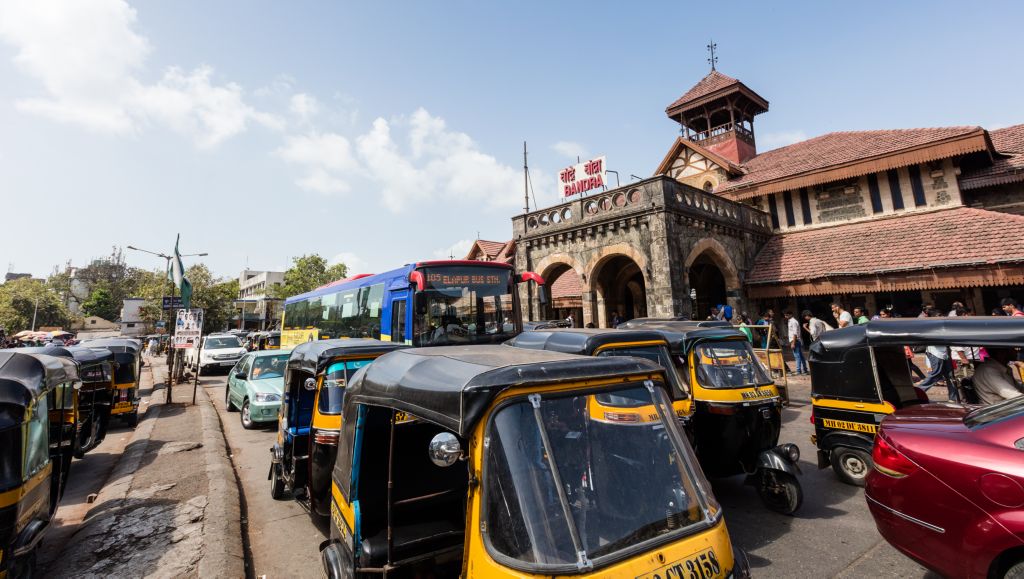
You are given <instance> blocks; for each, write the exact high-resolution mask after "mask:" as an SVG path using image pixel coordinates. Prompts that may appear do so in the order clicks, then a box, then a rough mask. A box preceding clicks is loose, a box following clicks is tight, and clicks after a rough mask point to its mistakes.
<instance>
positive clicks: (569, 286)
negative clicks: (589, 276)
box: [551, 269, 583, 299]
mask: <svg viewBox="0 0 1024 579" xmlns="http://www.w3.org/2000/svg"><path fill="white" fill-rule="evenodd" d="M581 295H583V283H581V282H580V276H578V275H577V274H576V272H575V271H573V270H572V269H568V270H566V271H565V272H564V273H562V274H561V275H559V276H558V277H557V278H555V281H554V282H553V283H552V284H551V298H552V299H555V298H569V297H576V298H578V297H580V296H581Z"/></svg>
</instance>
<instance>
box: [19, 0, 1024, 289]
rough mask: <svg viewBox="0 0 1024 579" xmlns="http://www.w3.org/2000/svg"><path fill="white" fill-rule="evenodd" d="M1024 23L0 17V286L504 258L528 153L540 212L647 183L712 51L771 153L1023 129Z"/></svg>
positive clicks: (670, 11)
mask: <svg viewBox="0 0 1024 579" xmlns="http://www.w3.org/2000/svg"><path fill="white" fill-rule="evenodd" d="M1022 19H1024V4H1022V3H1019V2H1001V3H1000V2H976V3H972V4H970V5H969V6H967V5H964V4H963V3H959V2H944V1H932V2H891V1H889V2H855V3H854V2H849V3H834V2H789V3H785V4H784V5H769V3H764V2H716V3H707V2H682V1H676V2H629V3H612V2H574V1H565V2H544V1H527V0H524V1H521V2H514V3H513V2H505V3H498V2H470V1H464V0H451V1H447V2H414V1H409V2H399V1H394V2H334V1H332V2H327V1H323V2H316V1H312V0H310V1H306V2H283V1H279V2H266V1H258V0H253V1H241V0H237V1H229V0H222V1H218V2H208V1H202V2H201V1H193V0H176V1H174V2H167V1H163V2H157V1H154V0H144V1H136V2H127V1H126V0H54V1H49V0H47V1H43V0H25V1H22V0H0V208H2V209H0V216H2V219H0V224H2V230H0V231H2V232H0V235H2V236H3V237H4V238H6V240H7V242H6V243H0V264H3V265H5V266H7V268H8V270H13V271H15V272H29V273H32V274H34V275H36V276H46V275H48V274H49V273H50V272H51V271H52V270H53V268H54V267H55V266H63V265H64V264H65V263H68V262H70V263H71V264H73V265H79V266H81V265H86V264H88V262H89V261H91V260H92V259H95V258H98V257H103V256H105V255H108V254H109V253H110V250H111V248H112V247H113V246H122V247H124V246H128V245H133V246H137V247H141V248H144V249H149V250H152V251H156V252H170V251H172V250H173V247H174V240H175V237H176V235H177V234H180V235H181V251H182V253H199V252H206V253H208V254H209V255H208V256H207V257H205V258H203V261H204V262H205V263H206V264H207V265H209V266H210V268H211V269H212V270H213V271H214V272H215V273H216V274H217V275H220V276H224V277H233V276H237V275H238V273H239V272H240V271H241V270H242V269H243V268H245V267H248V268H250V269H257V270H262V269H271V270H283V269H285V268H286V267H287V266H288V264H289V263H290V262H291V259H292V258H293V257H296V256H300V255H305V254H311V253H318V254H320V255H323V256H324V257H326V258H328V259H329V260H331V261H332V262H337V261H344V262H345V263H347V264H348V265H349V266H350V272H352V273H357V272H376V271H384V270H386V269H390V268H393V267H397V266H399V265H402V264H404V263H409V262H413V261H419V260H424V259H436V258H447V257H448V256H449V255H454V256H455V257H456V258H461V257H462V256H463V255H464V254H465V253H466V251H467V250H468V249H469V247H470V245H471V244H472V241H473V240H474V239H476V238H478V237H480V238H483V239H492V240H502V241H503V240H506V239H508V238H510V237H511V220H510V218H511V217H512V216H513V215H515V214H517V213H520V212H522V207H523V169H522V166H523V159H522V148H523V142H524V141H526V142H527V143H528V148H529V165H530V176H531V181H532V184H533V194H534V196H535V197H536V201H537V203H538V204H539V205H540V206H541V207H544V206H550V205H553V204H556V203H558V202H559V197H558V191H557V187H556V182H555V176H556V175H557V173H558V171H559V170H560V169H561V168H563V167H564V166H567V165H570V164H573V163H575V162H576V160H577V157H580V158H583V159H586V158H587V157H588V156H596V155H606V156H607V166H608V168H609V169H612V170H616V171H618V173H619V175H620V177H621V179H622V181H623V182H626V181H628V180H632V179H633V177H631V176H636V177H640V178H646V177H649V176H651V175H652V174H653V172H654V170H655V169H656V167H657V165H658V163H659V162H660V161H661V159H662V157H663V156H664V155H665V152H666V151H667V150H668V148H669V147H670V146H671V144H672V143H673V141H674V139H675V138H676V136H677V134H678V124H676V123H674V122H673V121H671V120H669V119H668V118H667V117H666V116H665V113H664V109H665V107H666V106H667V105H668V104H669V103H671V102H672V101H674V100H675V99H676V98H678V97H679V96H680V95H681V94H683V93H684V92H685V91H686V90H688V89H689V88H690V87H691V86H692V85H694V84H695V83H696V82H697V81H699V80H700V79H701V78H702V77H703V76H704V75H705V74H707V73H708V71H709V66H708V63H707V60H706V59H707V52H706V45H707V44H708V42H709V41H710V40H711V39H712V37H713V39H714V42H715V43H716V44H717V47H718V48H717V53H718V57H719V60H718V70H719V71H721V72H723V73H725V74H728V75H730V76H733V77H736V78H739V79H740V80H742V81H743V82H744V83H745V84H746V85H747V86H749V87H751V88H752V89H753V90H755V91H757V92H758V93H759V94H761V95H762V96H763V97H765V98H766V99H768V101H769V102H770V110H769V111H768V112H767V113H765V114H763V115H760V116H758V117H757V120H756V122H755V130H756V134H757V145H758V150H759V151H764V150H767V149H771V148H775V147H780V146H784V145H786V144H789V143H792V142H795V141H798V140H802V139H805V138H808V137H813V136H816V135H820V134H823V133H826V132H829V131H836V130H861V129H886V128H909V127H931V126H949V125H981V126H983V127H985V128H987V129H990V130H991V129H995V128H999V127H1002V126H1008V125H1013V124H1018V123H1021V122H1024V106H1022V104H1021V103H1024V100H1022V99H1021V94H1024V74H1021V73H1020V71H1019V70H1018V68H1019V66H1018V63H1020V62H1024V42H1021V41H1020V30H1019V23H1020V22H1021V21H1022ZM609 177H610V179H612V180H613V182H614V176H611V175H610V176H609ZM127 258H128V261H129V263H130V264H131V265H134V266H138V267H145V268H160V267H162V265H163V261H162V260H160V259H159V258H156V257H153V256H149V255H146V254H144V253H137V252H128V254H127ZM194 259H195V258H187V259H186V263H194V261H193V260H194Z"/></svg>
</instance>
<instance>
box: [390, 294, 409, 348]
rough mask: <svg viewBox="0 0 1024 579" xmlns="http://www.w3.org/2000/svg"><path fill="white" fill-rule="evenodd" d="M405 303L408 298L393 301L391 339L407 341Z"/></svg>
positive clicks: (400, 342) (399, 341)
mask: <svg viewBox="0 0 1024 579" xmlns="http://www.w3.org/2000/svg"><path fill="white" fill-rule="evenodd" d="M405 303H406V300H405V299H404V298H403V299H401V300H395V301H393V302H391V341H392V342H397V343H399V344H404V343H405Z"/></svg>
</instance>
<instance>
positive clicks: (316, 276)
mask: <svg viewBox="0 0 1024 579" xmlns="http://www.w3.org/2000/svg"><path fill="white" fill-rule="evenodd" d="M346 275H348V266H346V265H345V264H344V263H338V264H335V265H330V266H329V265H327V260H326V259H324V258H323V257H321V256H320V255H317V254H315V253H314V254H312V255H303V256H302V257H296V258H294V259H292V266H291V267H290V268H288V271H286V272H284V283H283V284H281V285H280V286H275V287H273V288H272V289H271V292H269V293H271V294H272V297H275V298H288V297H291V296H294V295H298V294H302V293H306V292H308V291H310V290H312V289H315V288H318V287H320V286H322V285H324V284H327V283H330V282H332V281H335V280H339V279H342V278H344V277H345V276H346Z"/></svg>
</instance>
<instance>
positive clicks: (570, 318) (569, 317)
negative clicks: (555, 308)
mask: <svg viewBox="0 0 1024 579" xmlns="http://www.w3.org/2000/svg"><path fill="white" fill-rule="evenodd" d="M565 321H567V322H569V327H570V328H575V327H576V320H574V319H573V318H572V312H569V315H568V316H566V317H565Z"/></svg>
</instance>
